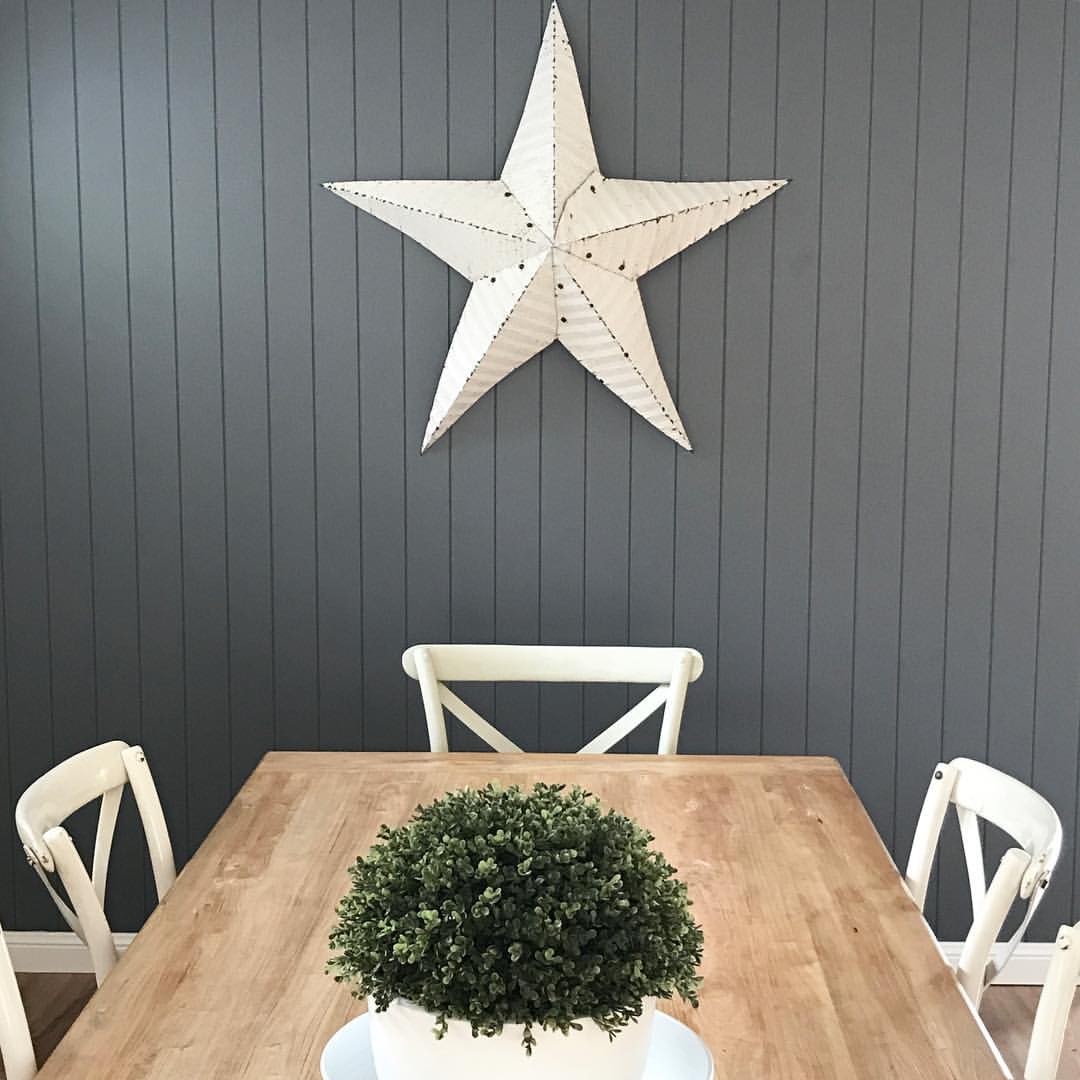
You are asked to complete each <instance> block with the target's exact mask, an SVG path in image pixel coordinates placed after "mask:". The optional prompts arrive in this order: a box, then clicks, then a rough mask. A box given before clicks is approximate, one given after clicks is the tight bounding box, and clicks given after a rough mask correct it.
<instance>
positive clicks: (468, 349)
mask: <svg viewBox="0 0 1080 1080" xmlns="http://www.w3.org/2000/svg"><path fill="white" fill-rule="evenodd" d="M786 183H787V181H786V180H736V181H728V182H723V181H715V182H708V183H693V182H672V183H668V182H661V181H650V180H613V179H609V178H608V177H605V176H604V175H603V174H602V173H601V172H600V169H599V167H598V165H597V162H596V150H595V149H594V147H593V140H592V132H591V131H590V129H589V119H588V116H587V114H586V112H585V102H584V99H583V97H582V94H581V84H580V83H579V81H578V75H577V67H576V66H575V64H574V56H573V53H572V51H571V48H570V40H569V38H568V37H567V33H566V27H565V26H564V24H563V21H562V16H561V15H560V13H559V8H558V4H557V3H552V5H551V14H550V17H549V18H548V24H547V28H546V30H545V31H544V40H543V43H542V45H541V47H540V55H539V57H538V59H537V62H536V70H535V72H534V73H533V78H532V84H531V86H530V87H529V94H528V98H527V99H526V102H525V110H524V112H523V113H522V116H521V121H520V122H519V124H518V129H517V133H516V135H515V136H514V141H513V145H512V146H511V147H510V152H509V153H508V155H507V158H506V163H505V165H504V166H503V170H502V176H501V177H500V178H499V179H498V180H356V181H349V182H345V183H329V184H324V185H323V186H324V187H326V188H328V189H329V190H330V191H332V192H334V194H335V195H340V196H341V197H342V198H343V199H347V200H348V201H349V202H351V203H353V204H354V205H355V206H358V207H359V208H360V209H361V210H366V211H367V212H368V213H369V214H373V215H374V216H375V217H377V218H380V219H381V220H383V221H385V222H387V223H388V224H390V225H393V226H394V227H395V228H396V229H400V230H401V231H402V232H403V233H405V234H407V235H408V236H411V237H412V238H413V239H414V240H416V241H417V242H418V243H420V244H423V245H424V247H426V248H428V249H429V250H431V251H432V252H434V254H436V255H437V256H438V257H439V258H440V259H442V260H443V261H444V262H447V263H449V265H450V266H452V267H453V268H454V269H455V270H457V271H458V272H459V273H461V274H464V276H465V277H467V278H468V279H469V280H470V281H472V282H473V286H472V289H471V291H470V292H469V297H468V299H467V301H466V302H465V308H464V311H463V312H462V314H461V319H460V321H459V322H458V325H457V329H456V331H455V332H454V337H453V340H452V341H451V343H450V351H449V353H448V355H447V357H446V362H445V363H444V365H443V369H442V375H441V376H440V378H439V385H438V388H437V389H436V391H435V401H434V403H433V404H432V407H431V416H430V418H429V419H428V425H427V430H426V431H425V433H424V442H423V445H422V447H421V450H422V451H423V450H426V449H427V448H428V447H429V446H431V444H432V443H433V442H435V440H436V439H438V438H439V436H441V435H443V434H445V432H446V431H447V430H449V428H450V427H451V425H452V424H454V422H455V421H456V420H458V419H459V418H460V417H461V415H462V414H463V413H464V412H465V411H466V409H468V408H469V406H470V405H472V404H473V403H474V402H476V401H477V400H478V399H479V398H480V397H481V396H482V395H483V394H484V393H485V391H487V390H489V389H490V388H491V387H492V386H494V385H495V384H496V383H497V382H499V381H500V380H501V379H503V378H505V377H506V376H507V375H509V374H510V372H512V371H514V370H515V369H516V368H518V367H520V366H521V365H522V364H524V363H525V361H526V360H528V359H530V358H531V357H533V356H535V355H536V354H537V353H538V352H539V351H540V350H541V349H543V348H545V347H546V346H547V345H550V344H551V343H552V342H553V341H556V340H557V341H561V342H562V343H563V345H565V346H566V348H567V349H568V350H569V351H570V352H571V353H572V354H573V355H574V356H575V357H576V358H577V360H578V361H579V362H580V363H581V364H582V365H583V366H584V367H585V368H586V369H587V370H588V371H591V372H592V373H593V375H595V376H596V377H597V378H598V379H599V380H600V381H601V382H602V383H603V384H604V385H605V386H607V387H609V388H610V389H611V390H612V391H614V393H616V394H618V396H619V397H620V398H622V400H623V401H625V402H626V404H627V405H629V406H630V407H631V408H632V409H634V410H635V411H636V412H638V413H640V414H641V416H643V417H644V418H645V419H646V420H648V421H649V423H650V424H652V425H654V426H655V427H657V428H659V429H660V431H662V432H663V433H664V434H665V435H668V436H669V437H670V438H672V439H674V440H675V441H676V442H677V443H678V444H679V445H680V446H683V447H685V448H686V449H687V450H689V449H690V440H689V439H688V438H687V435H686V430H685V428H684V427H683V423H682V420H681V419H680V418H679V413H678V410H677V409H676V408H675V403H674V402H673V401H672V399H671V392H670V390H669V389H668V386H667V382H666V381H665V380H664V375H663V372H662V371H661V369H660V362H659V360H658V359H657V356H656V349H655V347H654V345H653V341H652V335H651V334H650V332H649V324H648V322H647V320H646V318H645V309H644V307H643V306H642V303H641V293H640V291H639V289H638V285H637V279H638V278H639V277H641V276H642V275H643V274H646V273H647V272H648V271H649V270H651V269H652V268H653V267H655V266H657V265H659V264H660V263H662V262H664V261H666V260H667V259H670V258H671V257H672V256H673V255H677V254H678V253H679V252H680V251H682V250H683V249H684V248H687V247H689V246H690V245H691V244H693V243H695V242H696V241H698V240H700V239H701V238H702V237H703V236H705V235H707V234H708V233H710V232H712V231H713V230H714V229H717V228H719V227H720V226H721V225H724V224H725V223H727V222H729V221H731V219H732V218H734V217H736V216H737V215H738V214H741V213H742V212H743V211H744V210H747V209H749V208H750V207H751V206H753V205H754V204H755V203H758V202H761V200H762V199H765V198H767V197H768V196H769V195H772V194H774V193H775V192H776V191H777V190H778V189H779V188H781V187H782V186H783V185H784V184H786Z"/></svg>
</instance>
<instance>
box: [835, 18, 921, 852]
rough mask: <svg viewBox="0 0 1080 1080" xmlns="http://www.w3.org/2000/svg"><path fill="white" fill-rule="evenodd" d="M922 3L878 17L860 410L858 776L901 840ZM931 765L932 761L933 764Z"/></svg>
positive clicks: (875, 811) (854, 746)
mask: <svg viewBox="0 0 1080 1080" xmlns="http://www.w3.org/2000/svg"><path fill="white" fill-rule="evenodd" d="M920 2H921V0H900V2H898V3H891V4H879V5H878V6H877V8H876V9H875V10H876V17H875V20H874V45H873V47H874V79H873V88H872V91H871V93H872V97H871V102H870V106H871V109H872V125H873V127H872V141H871V146H870V176H869V182H868V199H869V205H868V207H867V223H868V233H867V238H866V245H867V280H866V311H865V320H866V323H865V329H864V345H863V349H862V355H863V378H862V397H861V402H860V413H859V431H860V446H859V478H858V492H857V494H858V523H857V525H858V544H857V548H856V568H855V575H856V576H855V613H854V615H855V639H854V655H853V657H852V664H853V669H852V733H851V776H852V779H853V780H854V781H855V782H857V783H859V784H860V785H861V786H862V790H863V791H864V792H865V793H866V794H865V801H866V807H867V809H868V810H869V812H870V816H871V817H872V818H873V820H874V824H875V825H876V826H877V828H878V831H879V832H880V833H881V834H882V836H884V837H886V839H887V841H888V842H891V841H892V837H893V830H894V821H893V814H894V806H895V785H896V767H895V756H896V739H897V728H896V701H897V673H896V655H897V649H898V647H899V633H900V620H899V611H900V559H901V554H900V547H901V542H902V534H903V492H904V432H905V430H906V419H907V374H908V371H907V357H908V334H909V332H910V308H911V273H912V255H911V237H912V228H913V218H914V197H913V193H914V191H915V169H916V159H917V153H916V148H917V135H916V131H917V125H918V100H917V98H918V86H919V11H920ZM931 764H932V763H931Z"/></svg>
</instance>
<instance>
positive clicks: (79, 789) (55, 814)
mask: <svg viewBox="0 0 1080 1080" xmlns="http://www.w3.org/2000/svg"><path fill="white" fill-rule="evenodd" d="M127 749H128V744H127V743H126V742H122V741H120V740H119V739H117V740H114V741H113V742H107V743H102V744H101V745H100V746H93V747H91V748H90V749H89V750H83V751H82V753H79V754H75V755H74V757H70V758H68V759H67V760H66V761H62V762H60V764H59V765H56V766H54V767H53V768H52V769H50V770H49V771H48V772H47V773H46V774H45V775H44V776H42V777H41V778H40V779H38V780H35V781H34V783H32V784H31V785H30V786H29V787H28V788H27V789H26V790H25V791H24V792H23V793H22V795H21V797H20V798H19V801H18V803H17V804H16V806H15V825H16V828H17V829H18V832H19V835H20V836H21V837H22V840H23V843H25V844H27V845H28V846H30V847H31V848H33V850H34V853H35V855H37V856H38V857H39V858H40V859H41V861H42V863H43V864H44V865H45V866H46V867H47V868H49V869H51V867H52V858H51V856H50V855H49V852H48V846H47V845H46V843H45V834H46V833H47V832H48V831H49V830H50V829H52V828H54V827H55V826H57V825H59V824H61V822H63V821H66V820H67V819H68V818H69V817H71V815H72V814H73V813H75V811H76V810H78V809H79V808H80V807H83V806H85V805H86V804H87V803H90V802H93V801H94V800H95V799H99V798H101V796H102V794H103V793H104V792H107V791H110V790H112V789H113V788H117V787H122V786H123V785H124V784H126V783H127V779H128V775H127V769H126V768H125V766H124V759H123V756H122V755H123V752H124V751H125V750H127Z"/></svg>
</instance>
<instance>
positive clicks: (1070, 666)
mask: <svg viewBox="0 0 1080 1080" xmlns="http://www.w3.org/2000/svg"><path fill="white" fill-rule="evenodd" d="M1065 10H1066V14H1065V17H1064V26H1063V34H1062V56H1063V57H1065V58H1066V60H1068V61H1069V62H1068V63H1067V64H1066V65H1065V68H1064V70H1063V72H1062V85H1061V90H1062V99H1061V112H1060V120H1059V123H1060V135H1059V140H1060V141H1059V143H1058V176H1057V201H1056V203H1055V206H1054V224H1055V233H1054V293H1053V297H1052V304H1053V306H1052V308H1051V332H1050V370H1049V372H1048V376H1049V377H1048V385H1049V394H1050V408H1049V412H1048V415H1047V438H1046V480H1045V484H1044V489H1043V549H1042V564H1041V580H1040V596H1041V603H1040V607H1039V652H1038V664H1037V666H1036V683H1035V776H1034V780H1035V783H1036V784H1038V785H1040V786H1043V785H1045V786H1046V788H1047V790H1048V791H1050V792H1051V793H1052V794H1051V795H1050V796H1048V797H1050V798H1052V799H1054V800H1055V805H1056V806H1057V807H1058V812H1059V813H1061V814H1062V815H1063V819H1064V824H1065V829H1066V833H1067V835H1070V836H1072V837H1073V838H1074V841H1073V844H1072V882H1071V884H1072V889H1071V890H1070V889H1069V884H1070V882H1069V881H1068V880H1067V879H1066V873H1065V872H1062V873H1059V875H1058V879H1057V886H1056V890H1060V891H1061V892H1069V893H1071V895H1070V897H1069V903H1068V906H1067V907H1066V908H1065V910H1066V911H1068V912H1069V913H1070V914H1071V913H1072V912H1073V911H1075V910H1076V902H1077V891H1076V881H1077V875H1078V874H1080V858H1078V857H1077V845H1076V843H1075V837H1076V836H1077V834H1078V827H1080V820H1078V817H1080V804H1078V802H1077V772H1076V771H1077V750H1076V744H1077V739H1078V735H1080V724H1078V723H1077V720H1078V718H1080V701H1078V696H1080V680H1077V677H1076V658H1077V656H1080V619H1077V617H1076V612H1077V608H1078V607H1080V582H1078V581H1077V580H1076V575H1075V574H1073V573H1072V571H1073V570H1074V569H1075V566H1076V561H1075V560H1076V551H1077V549H1078V547H1080V426H1078V425H1077V423H1076V417H1077V416H1078V415H1080V364H1077V363H1076V362H1075V359H1076V342H1077V341H1080V305H1078V304H1076V303H1075V302H1074V301H1075V296H1076V292H1075V283H1076V282H1077V281H1080V188H1078V186H1077V185H1076V184H1075V183H1073V182H1072V180H1071V179H1070V177H1075V176H1077V175H1080V172H1078V170H1080V64H1076V63H1073V62H1071V58H1075V57H1077V56H1080V12H1077V10H1076V8H1075V6H1073V7H1071V8H1069V7H1066V9H1065ZM1070 290H1071V291H1070ZM1057 792H1060V794H1053V793H1057ZM1070 803H1071V805H1070ZM1068 869H1069V866H1068V863H1066V865H1065V867H1063V870H1064V871H1066V872H1067V871H1068Z"/></svg>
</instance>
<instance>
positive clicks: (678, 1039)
mask: <svg viewBox="0 0 1080 1080" xmlns="http://www.w3.org/2000/svg"><path fill="white" fill-rule="evenodd" d="M321 1068H322V1076H323V1080H378V1077H377V1076H376V1075H375V1065H374V1063H373V1062H372V1060H371V1037H370V1034H369V1032H368V1017H367V1013H365V1014H364V1015H363V1016H358V1017H357V1018H356V1019H355V1020H350V1021H349V1022H348V1023H347V1024H346V1025H345V1026H344V1027H343V1028H341V1029H340V1030H338V1031H336V1032H335V1033H334V1034H333V1036H332V1037H331V1039H330V1041H329V1042H328V1043H327V1044H326V1049H325V1050H324V1051H323V1055H322V1063H321ZM713 1076H714V1073H713V1061H712V1055H711V1054H710V1053H709V1051H708V1048H707V1047H706V1046H705V1044H704V1043H703V1042H702V1041H701V1039H699V1038H698V1037H697V1035H695V1034H694V1032H692V1031H691V1030H690V1029H689V1028H688V1027H687V1026H686V1025H685V1024H680V1023H679V1021H678V1020H675V1019H674V1018H673V1017H670V1016H668V1015H667V1014H666V1013H661V1012H658V1013H657V1014H656V1021H655V1023H654V1025H653V1037H652V1045H651V1046H650V1047H649V1060H648V1062H647V1064H646V1065H645V1076H644V1077H643V1080H713Z"/></svg>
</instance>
